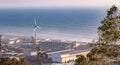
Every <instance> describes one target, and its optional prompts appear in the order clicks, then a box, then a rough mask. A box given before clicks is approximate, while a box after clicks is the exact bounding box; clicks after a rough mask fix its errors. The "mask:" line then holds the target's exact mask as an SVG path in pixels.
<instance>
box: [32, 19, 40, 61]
mask: <svg viewBox="0 0 120 65" xmlns="http://www.w3.org/2000/svg"><path fill="white" fill-rule="evenodd" d="M34 22H35V27H34V30H33V32H34V38H33V39H34V41H33V43H34V45H35V50H36V52H37V60H38V61H39V62H40V61H41V48H40V47H39V45H38V44H37V42H36V40H37V30H40V27H39V26H38V24H37V21H36V19H34Z"/></svg>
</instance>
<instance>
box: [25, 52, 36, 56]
mask: <svg viewBox="0 0 120 65" xmlns="http://www.w3.org/2000/svg"><path fill="white" fill-rule="evenodd" d="M35 55H37V52H24V53H23V56H35Z"/></svg>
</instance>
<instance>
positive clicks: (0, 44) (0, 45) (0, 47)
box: [0, 35, 2, 51]
mask: <svg viewBox="0 0 120 65" xmlns="http://www.w3.org/2000/svg"><path fill="white" fill-rule="evenodd" d="M1 37H2V35H0V51H1V50H2V40H1V39H2V38H1Z"/></svg>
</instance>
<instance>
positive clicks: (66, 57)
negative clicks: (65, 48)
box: [52, 51, 90, 63]
mask: <svg viewBox="0 0 120 65" xmlns="http://www.w3.org/2000/svg"><path fill="white" fill-rule="evenodd" d="M89 52H90V51H74V52H70V53H63V54H61V53H57V54H52V61H54V62H60V63H66V62H71V61H75V60H76V59H77V57H76V55H80V54H82V55H84V56H86V55H87V54H88V53H89Z"/></svg>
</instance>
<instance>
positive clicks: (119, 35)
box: [75, 5, 120, 65]
mask: <svg viewBox="0 0 120 65" xmlns="http://www.w3.org/2000/svg"><path fill="white" fill-rule="evenodd" d="M118 11H119V10H118V8H117V7H116V6H114V5H113V6H112V7H111V8H110V9H109V10H108V11H107V16H106V17H105V18H104V19H103V20H102V21H101V26H99V27H98V35H99V39H98V41H95V42H93V43H90V44H89V46H92V48H93V49H92V50H91V51H90V52H89V53H88V54H87V57H86V58H84V59H83V57H81V56H77V57H78V59H77V60H76V61H75V65H120V44H117V43H118V41H119V40H120V14H119V13H118ZM111 60H114V61H115V62H116V63H114V62H113V61H111ZM86 63H87V64H86Z"/></svg>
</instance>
